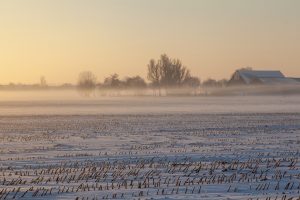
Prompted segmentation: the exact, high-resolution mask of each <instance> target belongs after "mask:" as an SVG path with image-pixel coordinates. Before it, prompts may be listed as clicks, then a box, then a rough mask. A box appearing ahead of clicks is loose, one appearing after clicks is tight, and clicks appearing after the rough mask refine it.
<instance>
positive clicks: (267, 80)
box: [228, 69, 300, 86]
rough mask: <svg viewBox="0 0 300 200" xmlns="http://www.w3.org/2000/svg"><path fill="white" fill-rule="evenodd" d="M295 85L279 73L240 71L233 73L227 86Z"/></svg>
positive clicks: (296, 82)
mask: <svg viewBox="0 0 300 200" xmlns="http://www.w3.org/2000/svg"><path fill="white" fill-rule="evenodd" d="M283 84H284V85H295V84H300V82H299V81H297V80H296V79H293V78H287V77H285V76H284V75H283V74H282V73H281V72H280V71H257V70H247V69H241V70H237V71H235V72H234V74H233V75H232V77H231V78H230V80H229V81H228V85H229V86H232V85H283Z"/></svg>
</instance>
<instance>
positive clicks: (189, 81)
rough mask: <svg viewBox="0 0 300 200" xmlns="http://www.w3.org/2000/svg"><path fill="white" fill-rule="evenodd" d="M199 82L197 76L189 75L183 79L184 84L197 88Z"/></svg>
mask: <svg viewBox="0 0 300 200" xmlns="http://www.w3.org/2000/svg"><path fill="white" fill-rule="evenodd" d="M200 84H201V82H200V79H199V78H198V77H194V76H190V77H187V78H186V79H185V80H184V85H185V86H187V87H191V88H198V87H199V86H200Z"/></svg>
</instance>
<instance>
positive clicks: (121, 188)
mask: <svg viewBox="0 0 300 200" xmlns="http://www.w3.org/2000/svg"><path fill="white" fill-rule="evenodd" d="M276 98H277V97H251V98H248V99H246V98H245V97H239V98H229V97H228V98H227V100H226V98H225V100H224V98H223V99H222V100H223V102H221V99H216V98H204V99H201V98H194V99H193V98H175V99H168V98H156V99H155V98H150V97H149V98H144V99H130V98H127V99H126V101H121V100H120V99H118V98H112V99H111V100H109V99H105V100H102V101H101V100H89V101H79V100H77V101H71V102H73V103H70V100H68V101H61V102H62V103H61V104H60V103H59V101H55V100H53V101H51V102H52V103H51V102H50V103H49V101H45V100H35V101H29V100H26V101H8V100H6V101H2V102H0V110H1V114H0V115H1V116H0V199H13V198H15V199H89V200H91V199H151V198H152V199H269V198H270V199H272V200H273V199H286V200H287V199H294V200H295V199H298V198H299V197H300V194H299V191H300V169H299V167H300V162H299V156H300V152H299V150H300V112H299V109H300V108H299V107H300V102H299V97H289V98H287V97H278V98H277V99H276ZM32 102H35V103H32ZM142 102H144V103H145V102H146V103H147V104H145V107H143V106H142V105H143V104H142ZM205 102H206V103H205ZM78 104H81V105H82V107H81V108H80V109H79V110H76V109H74V108H77V106H78ZM105 104H107V107H105V106H104V105H105ZM205 104H206V105H208V108H207V107H206V108H205V106H204V105H205ZM116 105H119V107H118V106H117V107H115V106H116ZM124 106H126V107H127V109H125V107H124ZM23 107H24V108H23ZM136 107H139V109H134V108H136ZM104 108H105V109H107V110H106V113H104V112H103V111H102V110H101V109H104ZM146 108H147V109H146ZM89 109H90V110H93V111H94V112H91V114H86V113H85V112H84V111H85V110H89ZM118 109H119V110H120V112H119V113H118V112H117V110H118ZM131 109H133V110H131ZM205 109H206V110H205ZM159 110H161V111H159ZM48 111H49V113H50V114H47V112H48ZM64 113H65V114H64Z"/></svg>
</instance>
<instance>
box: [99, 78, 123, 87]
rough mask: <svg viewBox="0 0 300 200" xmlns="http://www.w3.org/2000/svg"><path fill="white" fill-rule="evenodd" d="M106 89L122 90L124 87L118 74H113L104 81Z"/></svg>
mask: <svg viewBox="0 0 300 200" xmlns="http://www.w3.org/2000/svg"><path fill="white" fill-rule="evenodd" d="M103 85H104V87H106V88H112V89H120V88H121V87H122V86H123V83H122V81H121V80H120V79H119V75H118V74H112V75H110V77H107V78H105V79H104V83H103Z"/></svg>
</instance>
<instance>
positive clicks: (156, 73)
mask: <svg viewBox="0 0 300 200" xmlns="http://www.w3.org/2000/svg"><path fill="white" fill-rule="evenodd" d="M160 71H161V69H160V66H159V65H158V64H156V62H155V60H154V59H151V60H150V62H149V64H148V75H147V78H148V80H149V81H151V83H152V85H153V86H154V87H158V86H159V85H160V80H161V73H160Z"/></svg>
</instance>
